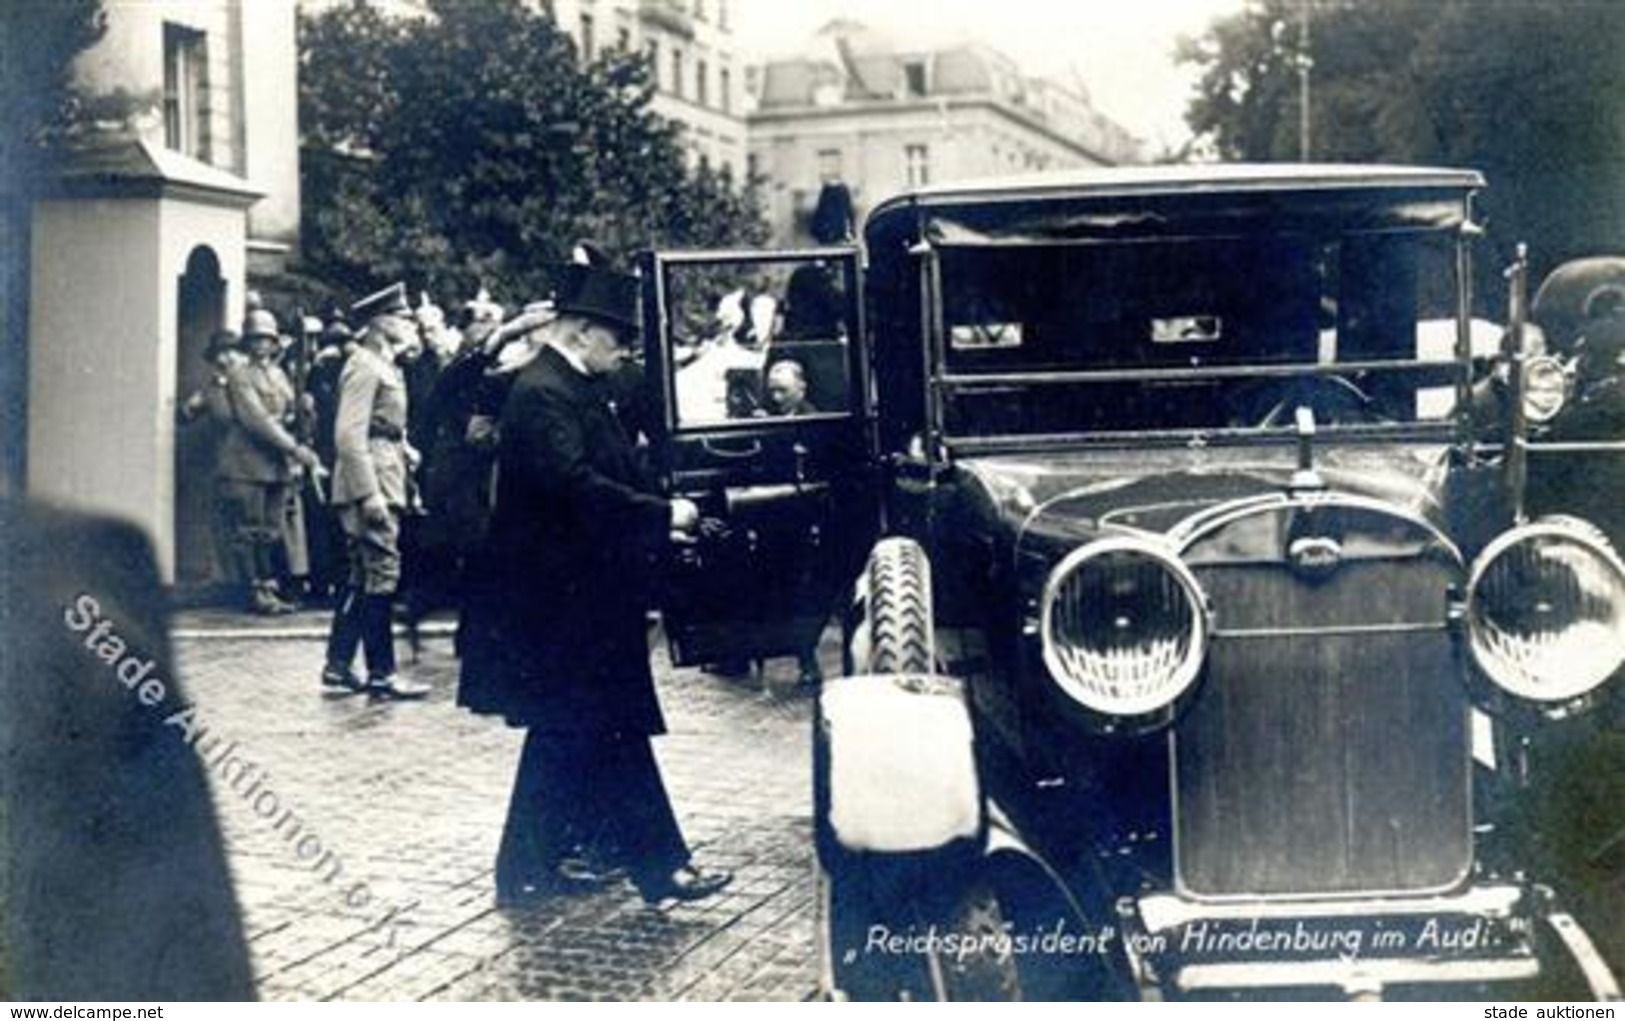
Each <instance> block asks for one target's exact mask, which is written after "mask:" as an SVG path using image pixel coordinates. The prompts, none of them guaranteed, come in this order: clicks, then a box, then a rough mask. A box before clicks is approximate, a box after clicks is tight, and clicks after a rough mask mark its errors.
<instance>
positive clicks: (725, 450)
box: [700, 439, 762, 461]
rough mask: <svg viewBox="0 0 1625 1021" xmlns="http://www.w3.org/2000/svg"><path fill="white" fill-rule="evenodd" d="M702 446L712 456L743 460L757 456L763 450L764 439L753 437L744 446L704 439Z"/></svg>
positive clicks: (701, 442)
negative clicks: (733, 445)
mask: <svg viewBox="0 0 1625 1021" xmlns="http://www.w3.org/2000/svg"><path fill="white" fill-rule="evenodd" d="M700 447H701V449H703V450H704V451H705V452H706V453H707V454H710V455H711V456H712V457H721V458H727V459H729V460H734V461H743V460H746V459H747V458H752V457H755V456H757V455H758V454H760V453H761V452H762V441H761V440H755V439H753V440H751V441H749V442H748V443H746V444H745V445H743V446H739V447H732V446H728V445H725V444H723V443H721V442H719V441H715V440H709V439H704V440H701V441H700Z"/></svg>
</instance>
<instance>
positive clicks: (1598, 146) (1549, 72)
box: [1178, 0, 1625, 266]
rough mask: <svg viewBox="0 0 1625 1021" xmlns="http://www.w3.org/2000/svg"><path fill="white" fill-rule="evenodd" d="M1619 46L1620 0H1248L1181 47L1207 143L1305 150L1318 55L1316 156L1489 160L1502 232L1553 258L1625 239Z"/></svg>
mask: <svg viewBox="0 0 1625 1021" xmlns="http://www.w3.org/2000/svg"><path fill="white" fill-rule="evenodd" d="M1306 12H1307V15H1308V20H1309V24H1310V30H1309V45H1308V51H1307V53H1306V52H1305V51H1304V48H1303V33H1302V21H1303V18H1304V16H1305V13H1306ZM1621 54H1625V4H1620V3H1617V2H1615V0H1565V2H1563V3H1530V2H1521V0H1249V2H1248V3H1247V6H1246V7H1245V8H1244V9H1243V10H1241V11H1240V12H1238V13H1236V14H1235V15H1232V16H1230V17H1227V18H1224V19H1221V20H1218V21H1215V22H1214V23H1213V24H1212V25H1211V26H1210V27H1209V28H1208V30H1207V31H1206V32H1205V33H1204V34H1203V35H1201V36H1200V37H1198V38H1194V39H1187V40H1185V41H1183V42H1182V44H1181V46H1180V50H1179V54H1178V56H1179V58H1180V59H1181V60H1183V61H1185V62H1188V63H1191V64H1193V65H1195V66H1196V68H1197V69H1198V71H1199V75H1200V77H1199V81H1198V85H1197V90H1196V94H1195V96H1194V98H1193V99H1192V101H1191V104H1190V106H1189V108H1188V111H1187V121H1188V122H1189V124H1190V126H1191V128H1192V130H1193V131H1194V132H1196V133H1197V135H1198V136H1199V138H1200V139H1201V140H1202V142H1203V143H1204V146H1205V148H1206V149H1207V150H1208V151H1209V152H1210V153H1211V154H1213V155H1217V156H1219V157H1222V158H1225V159H1244V160H1283V159H1295V158H1297V155H1298V106H1299V97H1300V90H1299V67H1300V62H1301V61H1304V60H1308V62H1309V67H1310V120H1311V125H1312V127H1311V132H1310V141H1311V157H1312V158H1313V159H1316V160H1326V161H1351V162H1363V161H1387V162H1403V163H1422V164H1444V165H1453V166H1468V167H1474V168H1477V169H1479V170H1482V171H1484V173H1485V175H1486V177H1487V178H1488V180H1489V183H1490V188H1489V191H1488V193H1487V195H1486V197H1485V201H1484V203H1483V208H1484V209H1485V211H1486V212H1487V214H1488V217H1489V221H1490V228H1491V233H1492V237H1493V238H1494V239H1495V242H1496V244H1497V245H1499V246H1501V247H1502V248H1503V249H1507V248H1509V247H1510V245H1511V243H1513V242H1514V241H1517V240H1527V241H1529V242H1531V244H1532V246H1533V248H1534V250H1535V252H1536V254H1537V256H1538V257H1539V260H1540V261H1541V262H1542V263H1543V264H1545V265H1547V266H1549V265H1551V264H1553V263H1555V262H1556V261H1560V260H1562V259H1565V258H1570V257H1573V256H1576V255H1581V254H1588V253H1593V252H1596V251H1601V250H1612V251H1619V250H1621V247H1622V245H1625V59H1622V57H1621ZM1499 254H1505V252H1504V251H1503V252H1502V253H1499Z"/></svg>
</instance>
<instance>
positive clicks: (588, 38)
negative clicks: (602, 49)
mask: <svg viewBox="0 0 1625 1021" xmlns="http://www.w3.org/2000/svg"><path fill="white" fill-rule="evenodd" d="M592 49H593V38H592V15H590V14H588V13H587V12H585V11H582V12H581V59H582V60H589V61H590V60H592V57H593V52H592Z"/></svg>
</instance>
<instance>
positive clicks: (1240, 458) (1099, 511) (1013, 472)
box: [959, 443, 1449, 549]
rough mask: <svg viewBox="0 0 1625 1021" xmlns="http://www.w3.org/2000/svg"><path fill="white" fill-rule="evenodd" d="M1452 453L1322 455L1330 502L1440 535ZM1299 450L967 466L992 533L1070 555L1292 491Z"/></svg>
mask: <svg viewBox="0 0 1625 1021" xmlns="http://www.w3.org/2000/svg"><path fill="white" fill-rule="evenodd" d="M1448 453H1449V448H1448V447H1447V446H1446V445H1444V444H1441V443H1432V444H1403V445H1399V444H1384V445H1382V446H1359V447H1354V446H1350V447H1321V448H1318V449H1317V450H1316V451H1315V455H1314V462H1315V470H1316V471H1317V472H1318V473H1319V475H1320V477H1321V479H1322V480H1323V481H1324V483H1325V486H1326V489H1327V491H1328V492H1332V493H1341V494H1347V495H1350V496H1356V497H1362V498H1366V499H1375V500H1380V501H1382V502H1383V503H1385V504H1389V505H1391V506H1393V507H1394V508H1395V509H1396V510H1398V511H1401V512H1403V513H1406V514H1408V515H1410V516H1413V517H1420V518H1423V519H1425V520H1428V521H1429V522H1431V523H1433V524H1434V525H1435V526H1438V525H1440V524H1441V518H1442V514H1443V508H1442V502H1441V491H1442V487H1443V482H1444V476H1445V467H1446V463H1447V457H1448ZM1296 457H1297V454H1296V451H1295V449H1293V448H1291V447H1279V448H1249V449H1212V448H1202V449H1173V450H1135V451H1086V452H1077V453H1068V454H1063V455H1053V454H1046V455H1043V456H1038V455H998V456H989V457H982V458H973V459H967V460H965V461H961V462H960V463H959V467H960V470H961V471H962V472H963V473H964V477H965V479H966V482H967V487H968V490H969V492H968V493H967V495H968V496H971V497H972V504H973V505H974V506H975V508H976V510H975V511H974V512H973V513H974V514H975V516H977V517H984V518H986V520H984V521H983V522H982V524H983V525H984V527H988V528H991V529H993V530H995V531H997V532H1001V533H1003V534H1005V535H1007V536H1010V537H1012V538H1014V539H1015V540H1016V542H1017V544H1018V545H1020V546H1023V547H1028V548H1032V547H1041V548H1048V547H1059V548H1063V549H1064V548H1071V547H1073V546H1076V545H1078V544H1079V543H1082V542H1087V541H1089V540H1090V539H1093V538H1095V537H1097V536H1099V535H1100V534H1102V533H1103V532H1109V531H1135V532H1142V533H1144V532H1150V533H1155V534H1166V533H1168V532H1169V531H1171V530H1172V529H1174V528H1175V527H1177V526H1178V525H1179V524H1180V523H1181V522H1183V521H1185V520H1187V519H1188V518H1190V517H1192V516H1193V515H1196V514H1201V513H1204V512H1207V511H1211V510H1212V509H1214V508H1215V507H1218V506H1220V505H1223V504H1226V503H1231V502H1234V501H1239V500H1246V499H1249V498H1253V497H1258V496H1264V495H1268V494H1271V493H1282V492H1285V491H1286V490H1287V488H1288V485H1289V483H1290V482H1291V479H1292V476H1293V473H1294V471H1295V470H1296V467H1297V463H1296Z"/></svg>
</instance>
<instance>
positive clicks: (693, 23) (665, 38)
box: [545, 0, 746, 182]
mask: <svg viewBox="0 0 1625 1021" xmlns="http://www.w3.org/2000/svg"><path fill="white" fill-rule="evenodd" d="M728 2H729V0H550V2H549V3H547V4H545V6H546V7H547V8H548V9H550V10H551V11H552V14H553V17H554V19H555V20H556V21H557V22H558V25H559V27H560V28H561V29H563V30H564V31H565V32H567V33H568V34H569V35H570V37H571V38H572V39H574V40H575V42H576V46H577V48H578V49H579V50H580V52H581V56H582V58H583V59H585V60H592V59H594V58H596V57H597V56H598V55H599V54H600V53H602V52H603V51H604V50H605V49H608V48H619V49H622V50H632V51H638V52H643V53H647V54H648V55H649V61H650V66H651V68H652V69H653V72H654V77H655V85H656V92H655V98H654V102H653V103H652V104H651V108H652V109H653V110H654V112H655V113H657V114H659V115H660V116H662V117H665V118H666V119H668V120H671V121H673V122H675V123H677V124H679V125H681V127H682V132H683V142H684V144H685V145H686V146H687V148H688V151H689V152H690V153H691V154H692V155H693V157H694V158H695V159H697V160H703V161H705V162H706V163H707V164H709V165H710V166H712V167H715V168H718V169H721V168H722V167H727V168H729V169H730V170H731V171H732V172H733V175H734V179H735V180H736V181H739V182H743V181H744V179H745V178H744V174H745V151H746V150H745V117H744V110H745V104H744V99H745V91H744V80H743V74H742V72H741V67H742V66H743V62H742V61H741V59H740V55H739V52H738V50H737V49H736V47H735V45H734V39H733V27H732V24H731V22H730V21H729V11H728Z"/></svg>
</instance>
